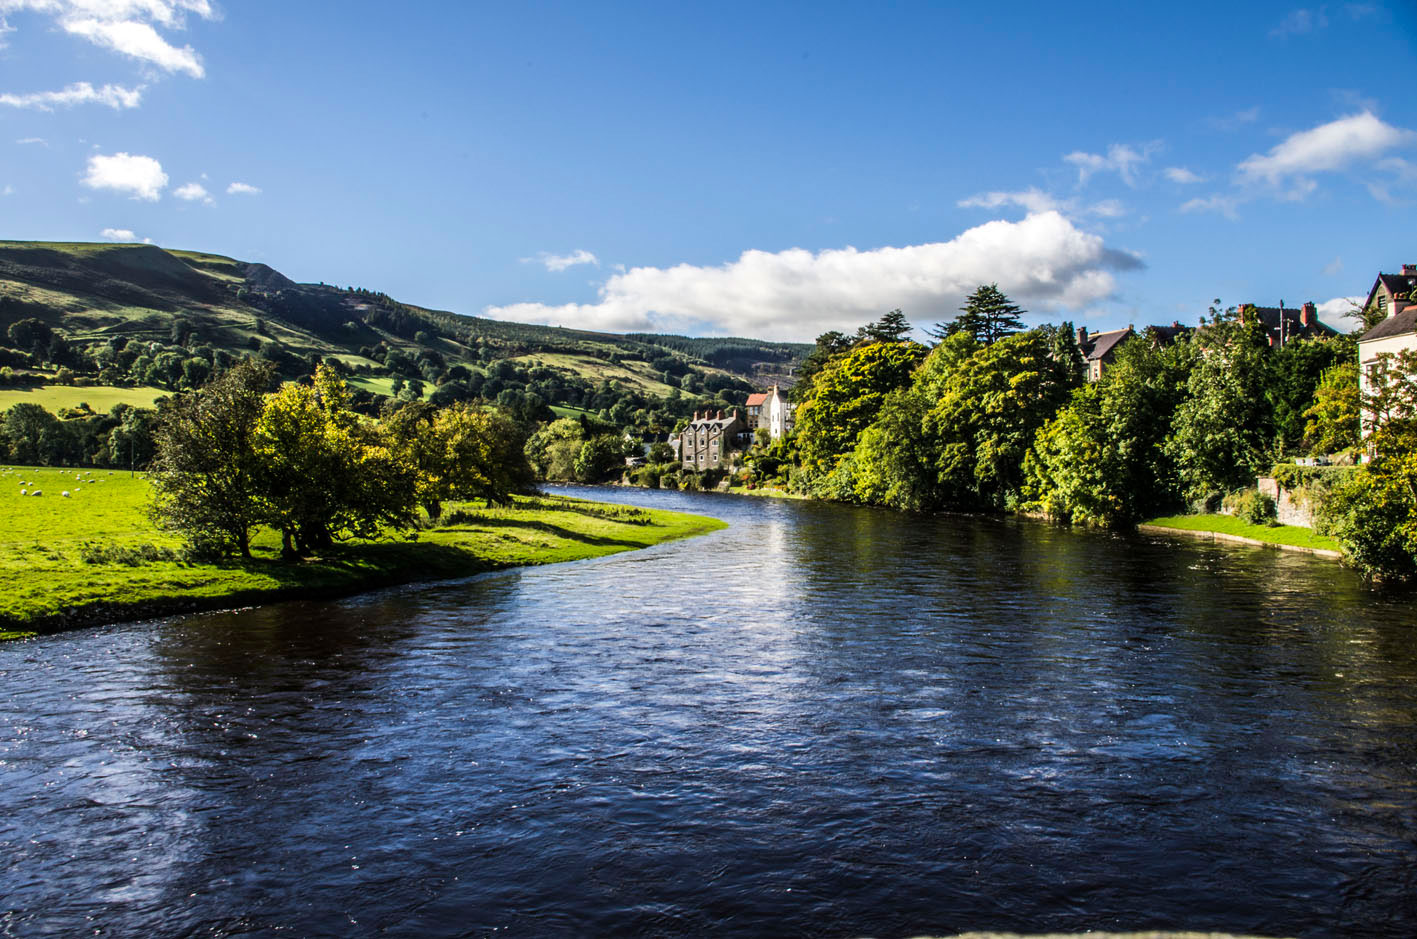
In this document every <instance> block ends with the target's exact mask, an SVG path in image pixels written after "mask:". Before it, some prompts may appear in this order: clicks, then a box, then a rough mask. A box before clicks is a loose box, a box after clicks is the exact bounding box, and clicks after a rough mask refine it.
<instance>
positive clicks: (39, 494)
mask: <svg viewBox="0 0 1417 939" xmlns="http://www.w3.org/2000/svg"><path fill="white" fill-rule="evenodd" d="M30 495H32V496H42V495H44V490H43V489H36V490H35V491H34V492H31V493H30Z"/></svg>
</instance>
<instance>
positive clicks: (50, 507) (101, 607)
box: [0, 467, 724, 631]
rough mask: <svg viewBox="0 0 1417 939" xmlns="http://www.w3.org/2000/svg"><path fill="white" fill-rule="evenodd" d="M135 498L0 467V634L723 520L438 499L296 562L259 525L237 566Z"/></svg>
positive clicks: (422, 576) (102, 479)
mask: <svg viewBox="0 0 1417 939" xmlns="http://www.w3.org/2000/svg"><path fill="white" fill-rule="evenodd" d="M90 479H92V480H93V482H89V480H90ZM21 480H23V481H24V484H25V485H24V486H23V488H24V489H25V490H26V491H29V492H33V491H34V490H35V489H36V488H38V489H39V490H41V491H42V492H43V495H42V496H39V497H35V496H33V495H25V496H21V495H20V491H21V488H22V487H21V484H20V483H21ZM66 490H67V491H68V492H69V493H70V495H69V496H68V497H67V498H66V497H64V496H63V495H62V493H63V492H64V491H66ZM149 493H150V489H149V484H148V482H147V481H146V480H145V479H143V478H141V476H139V477H133V478H130V477H129V476H128V474H126V473H119V472H114V473H109V472H108V471H79V470H72V469H39V468H32V467H9V468H4V469H0V578H3V580H4V582H5V584H6V590H4V591H3V592H0V629H6V630H20V631H23V630H26V629H27V628H29V627H31V626H36V625H38V626H43V627H46V628H47V627H51V626H54V625H56V620H57V618H59V617H61V616H68V617H69V618H70V620H74V619H77V620H80V621H102V620H103V619H121V618H123V617H124V616H132V615H141V614H143V613H144V612H151V611H155V610H164V611H171V610H176V609H181V608H183V606H184V604H190V605H191V606H192V608H196V607H199V606H207V607H210V606H214V605H218V604H220V603H222V602H231V603H233V604H235V603H242V604H245V603H254V602H260V601H262V600H270V599H276V598H279V597H292V596H302V595H338V594H348V593H353V592H357V591H359V590H362V589H369V588H373V587H378V586H381V585H387V584H393V583H402V582H407V581H416V580H435V579H446V578H453V577H461V576H467V575H470V574H475V573H478V572H481V571H487V570H496V569H499V568H505V567H514V566H520V565H528V564H549V563H554V562H559V561H573V560H582V559H585V558H593V557H600V556H602V555H607V554H614V553H616V552H619V551H629V550H633V549H636V548H644V547H649V546H651V545H654V544H659V543H662V542H665V541H670V540H673V539H676V538H685V537H689V536H692V535H699V534H704V533H706V532H709V531H713V530H715V529H718V528H722V527H724V525H723V523H722V522H720V521H718V520H717V519H711V518H705V517H702V516H696V515H685V514H682V513H676V512H666V511H661V510H649V509H634V508H630V507H625V506H612V505H603V504H601V503H595V502H586V501H584V500H579V499H570V498H565V497H560V496H534V497H518V499H517V500H516V502H515V504H514V505H513V506H511V507H508V508H492V509H488V508H486V507H485V506H482V505H481V504H476V505H474V504H450V505H448V506H446V507H445V510H444V513H445V514H444V518H445V519H447V520H448V521H449V524H446V525H444V526H441V527H432V528H427V529H423V530H420V531H417V532H415V533H412V538H411V537H410V536H408V535H401V534H391V535H390V537H388V538H387V539H385V540H382V541H377V542H356V543H350V544H345V545H341V546H339V547H337V548H336V549H334V550H332V551H330V552H328V553H327V554H325V555H322V556H321V557H318V558H314V559H311V560H308V561H305V562H302V563H297V564H290V563H285V562H283V561H281V560H280V558H279V549H280V542H279V538H278V537H277V536H276V534H275V533H274V532H270V531H262V532H261V533H260V534H259V535H258V536H257V538H256V539H255V542H254V552H253V553H254V555H255V557H254V558H253V559H252V560H250V561H234V560H233V561H227V562H220V563H195V562H192V563H188V562H184V561H182V560H180V557H181V554H180V550H181V541H180V539H178V538H177V537H175V536H173V535H172V534H170V533H167V532H164V531H161V530H159V529H157V528H156V527H155V526H154V525H153V524H152V522H151V521H149V519H148V518H147V516H146V507H147V505H148V499H149ZM144 557H147V558H152V559H151V560H145V559H144ZM85 558H88V559H90V560H89V561H86V560H85ZM94 559H99V563H90V561H92V560H94ZM125 561H126V563H125Z"/></svg>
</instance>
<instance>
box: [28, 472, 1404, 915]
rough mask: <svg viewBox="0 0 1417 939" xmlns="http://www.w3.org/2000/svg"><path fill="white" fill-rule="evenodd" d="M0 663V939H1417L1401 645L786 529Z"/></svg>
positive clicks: (971, 521)
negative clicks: (999, 937)
mask: <svg viewBox="0 0 1417 939" xmlns="http://www.w3.org/2000/svg"><path fill="white" fill-rule="evenodd" d="M572 491H573V492H574V493H576V494H586V495H591V496H593V497H595V498H600V499H604V500H609V501H625V502H632V503H637V504H643V505H653V506H656V507H666V508H673V509H680V510H686V511H692V512H699V513H702V514H708V515H715V516H719V517H721V518H724V519H726V520H727V521H729V522H730V523H731V525H730V527H729V528H728V529H726V530H724V531H721V532H717V533H714V534H712V535H709V536H706V537H702V538H697V539H692V540H689V541H684V542H678V543H673V544H668V545H663V546H660V547H657V548H652V549H649V550H646V551H641V552H635V553H631V554H622V555H618V556H614V557H611V558H605V559H600V560H596V561H589V562H581V563H573V564H565V565H558V566H553V567H546V568H535V569H524V570H519V571H510V572H503V573H498V574H493V575H486V576H482V577H478V578H474V579H471V580H468V581H463V582H458V583H452V584H439V585H433V586H427V585H425V586H421V587H414V588H404V589H400V590H395V591H385V592H381V593H377V594H372V595H368V596H364V597H358V598H354V599H350V600H345V601H339V602H321V603H314V602H311V603H287V604H279V605H275V606H270V607H266V608H259V609H249V610H240V611H234V612H224V613H217V614H205V615H199V616H189V617H183V618H174V619H165V620H157V621H152V622H145V623H130V624H122V625H115V626H111V627H105V628H98V629H88V630H83V631H79V632H74V633H68V634H63V635H58V636H52V637H46V638H41V639H36V640H32V641H27V642H20V643H9V644H6V645H3V646H0V682H3V689H4V699H3V705H0V934H3V935H7V936H8V935H26V936H28V935H51V934H52V935H63V936H73V935H78V934H80V933H90V932H94V931H99V930H101V931H102V933H103V934H105V935H125V936H195V935H242V936H244V935H258V936H264V935H288V936H346V935H355V936H358V935H372V934H379V933H389V934H397V935H468V936H559V935H566V936H580V935H612V934H613V935H677V934H691V935H702V934H706V933H710V932H717V933H724V934H733V935H762V934H771V935H781V936H806V935H812V936H856V935H870V936H883V937H884V936H906V935H917V934H922V933H935V934H950V933H953V932H957V931H961V930H965V929H985V928H994V929H1005V930H1013V931H1045V930H1046V931H1055V930H1056V931H1078V930H1084V929H1089V928H1091V929H1104V928H1106V929H1129V930H1130V929H1149V928H1174V929H1180V928H1186V929H1195V930H1212V929H1214V930H1229V931H1233V932H1252V933H1258V934H1266V935H1303V936H1341V935H1366V936H1402V937H1407V936H1411V935H1414V934H1417V841H1414V839H1417V733H1414V727H1417V614H1414V609H1413V606H1412V603H1411V600H1410V598H1406V597H1400V596H1386V595H1383V594H1380V593H1373V592H1370V591H1368V590H1366V589H1364V588H1363V587H1362V585H1361V584H1360V583H1359V582H1358V580H1357V579H1356V578H1355V577H1353V576H1352V575H1351V574H1350V573H1349V572H1347V571H1345V570H1343V569H1341V568H1339V567H1338V566H1337V565H1335V564H1333V563H1332V562H1328V561H1322V560H1318V559H1314V558H1310V557H1306V556H1301V555H1294V554H1286V553H1280V552H1276V551H1265V550H1257V549H1247V548H1242V547H1233V546H1218V545H1211V544H1206V543H1199V542H1196V543H1192V542H1181V543H1177V544H1168V543H1164V542H1161V541H1157V540H1149V539H1145V538H1141V537H1136V536H1120V535H1112V534H1103V533H1091V532H1074V531H1066V530H1061V529H1057V528H1052V527H1049V526H1046V525H1042V524H1037V523H1032V522H1026V521H1008V520H998V519H983V518H970V517H958V516H942V517H936V518H910V517H906V516H901V515H897V514H893V513H889V512H884V511H875V510H867V509H854V508H845V507H839V506H830V505H822V504H815V503H801V502H782V501H775V500H770V499H748V498H739V497H730V496H714V495H691V494H681V493H670V492H658V491H638V490H626V491H620V490H593V491H581V490H572Z"/></svg>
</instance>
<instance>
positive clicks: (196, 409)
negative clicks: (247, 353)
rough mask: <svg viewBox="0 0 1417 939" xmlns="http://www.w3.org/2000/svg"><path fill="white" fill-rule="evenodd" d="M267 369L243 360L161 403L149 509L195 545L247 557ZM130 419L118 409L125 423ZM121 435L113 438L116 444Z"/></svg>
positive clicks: (257, 511) (256, 502) (257, 512)
mask: <svg viewBox="0 0 1417 939" xmlns="http://www.w3.org/2000/svg"><path fill="white" fill-rule="evenodd" d="M273 375H274V369H273V368H272V366H271V365H270V364H269V363H256V362H252V361H250V360H249V359H248V360H246V361H243V362H241V363H240V364H238V365H236V366H235V367H234V368H231V369H229V370H228V371H226V372H225V373H223V374H222V375H221V376H219V377H218V378H217V379H216V380H215V381H213V382H211V383H210V384H208V385H207V387H206V388H204V389H203V390H201V391H199V392H196V393H195V394H190V395H182V396H179V397H176V398H169V399H166V400H165V401H164V402H163V407H162V408H161V410H160V412H159V426H158V431H157V455H156V458H155V459H154V461H153V464H152V466H151V469H150V478H151V479H152V484H153V506H152V514H153V518H154V520H155V521H157V523H158V524H159V525H161V526H162V527H164V528H168V529H171V530H174V531H177V532H180V533H181V534H182V535H183V536H184V537H185V538H186V539H187V541H188V542H189V543H190V544H192V545H193V546H195V547H199V548H202V549H206V550H216V551H219V552H221V553H229V552H230V551H232V550H235V551H237V552H239V553H240V554H241V555H242V556H243V557H250V556H251V531H252V529H253V528H255V527H256V525H257V523H258V522H259V521H260V519H261V517H262V515H263V507H262V504H261V491H262V490H261V482H260V476H261V473H260V469H259V466H258V463H257V460H256V455H255V452H254V450H253V447H252V437H253V435H254V433H255V429H256V423H257V421H258V420H259V418H260V415H261V411H262V407H263V405H264V396H265V392H266V388H267V387H269V385H270V382H271V379H272V377H273ZM135 410H136V409H135ZM135 423H136V418H135V419H134V421H132V422H130V421H129V420H128V415H127V414H126V413H125V415H124V425H125V427H127V428H131V427H132V425H133V424H135ZM129 433H132V430H131V429H129V430H125V434H129ZM125 441H126V437H120V438H119V439H118V446H119V448H120V449H122V448H124V447H123V444H124V442H125ZM112 445H113V441H112V440H111V441H110V446H112ZM122 456H124V457H126V454H122ZM120 465H121V464H120Z"/></svg>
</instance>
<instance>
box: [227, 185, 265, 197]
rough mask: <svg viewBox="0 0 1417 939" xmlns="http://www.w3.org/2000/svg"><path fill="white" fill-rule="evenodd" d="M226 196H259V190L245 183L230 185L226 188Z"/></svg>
mask: <svg viewBox="0 0 1417 939" xmlns="http://www.w3.org/2000/svg"><path fill="white" fill-rule="evenodd" d="M226 194H227V195H228V196H259V195H260V194H261V190H260V189H257V188H256V187H255V186H252V185H249V184H247V183H232V184H231V185H230V186H227V187H226Z"/></svg>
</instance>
